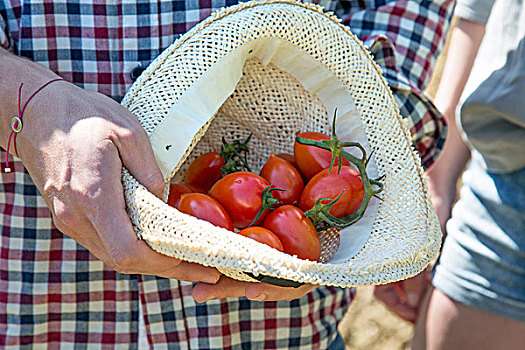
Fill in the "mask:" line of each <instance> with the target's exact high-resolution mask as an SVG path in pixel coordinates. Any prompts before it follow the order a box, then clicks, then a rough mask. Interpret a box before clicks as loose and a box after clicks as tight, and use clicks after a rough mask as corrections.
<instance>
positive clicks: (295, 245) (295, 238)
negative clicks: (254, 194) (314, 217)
mask: <svg viewBox="0 0 525 350" xmlns="http://www.w3.org/2000/svg"><path fill="white" fill-rule="evenodd" d="M263 226H264V227H265V228H267V229H269V230H270V231H272V232H273V233H275V235H276V236H277V237H279V239H280V240H281V242H282V244H283V249H284V252H285V253H287V254H290V255H297V257H298V258H300V259H308V260H312V261H318V260H319V258H320V257H321V242H320V241H319V235H318V234H317V231H316V230H315V227H314V225H313V224H312V222H311V221H310V219H308V218H307V217H306V216H304V214H303V212H302V211H301V210H300V209H299V208H297V207H294V206H293V205H283V206H281V207H279V208H277V209H275V210H274V211H272V212H271V213H269V214H268V215H267V216H266V218H265V219H264V225H263Z"/></svg>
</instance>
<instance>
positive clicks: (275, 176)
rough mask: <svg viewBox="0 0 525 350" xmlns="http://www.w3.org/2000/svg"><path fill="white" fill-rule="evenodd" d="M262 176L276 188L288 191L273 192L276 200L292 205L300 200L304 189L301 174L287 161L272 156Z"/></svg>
mask: <svg viewBox="0 0 525 350" xmlns="http://www.w3.org/2000/svg"><path fill="white" fill-rule="evenodd" d="M260 175H261V176H262V177H264V178H265V179H266V180H267V181H268V182H269V183H270V184H272V186H273V187H275V188H280V189H283V190H286V191H273V193H272V194H273V196H274V198H276V199H278V200H280V201H281V202H282V203H283V204H292V203H294V202H296V201H297V200H299V196H300V195H301V192H302V190H303V187H304V182H303V179H302V177H301V174H300V173H299V171H297V169H295V168H294V167H293V165H292V164H290V163H288V162H287V161H286V160H284V159H282V158H280V157H277V156H276V155H275V154H273V153H272V154H270V158H269V159H268V161H267V162H266V164H264V166H263V168H262V169H261V173H260Z"/></svg>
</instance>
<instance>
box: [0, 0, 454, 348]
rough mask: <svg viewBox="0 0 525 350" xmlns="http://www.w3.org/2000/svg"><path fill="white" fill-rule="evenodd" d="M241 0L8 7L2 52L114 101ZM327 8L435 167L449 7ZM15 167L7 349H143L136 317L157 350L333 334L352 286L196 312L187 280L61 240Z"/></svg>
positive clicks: (7, 222) (1, 258)
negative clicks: (377, 73)
mask: <svg viewBox="0 0 525 350" xmlns="http://www.w3.org/2000/svg"><path fill="white" fill-rule="evenodd" d="M235 3H237V1H234V0H174V1H167V0H160V1H147V0H138V1H130V0H123V1H115V0H112V1H100V0H92V1H89V0H68V1H65V0H55V1H50V0H25V1H21V0H11V1H9V0H7V1H0V45H1V46H3V47H4V48H6V49H8V50H10V51H11V52H13V53H14V54H17V55H20V56H25V57H27V58H29V59H31V60H33V61H35V62H38V63H40V64H42V65H44V66H46V67H48V68H50V69H51V70H53V71H54V72H56V73H58V74H59V75H61V76H62V77H63V78H65V79H66V80H69V81H71V82H73V83H74V84H77V85H78V86H81V87H83V88H85V89H89V90H93V91H98V92H100V93H103V94H106V95H108V96H111V97H112V98H114V99H116V100H120V99H121V98H122V97H123V95H124V94H125V92H126V90H127V89H128V88H129V86H130V85H131V83H132V82H133V80H132V75H133V74H132V73H133V72H134V69H136V68H137V67H146V66H147V65H148V64H149V63H150V62H151V61H152V60H153V59H154V58H155V57H156V56H157V55H158V54H159V53H160V52H162V51H163V49H164V48H166V47H167V46H168V45H170V44H171V43H172V42H173V41H174V40H175V39H176V38H177V37H179V36H180V35H181V34H183V33H185V32H186V31H188V30H189V29H190V28H192V27H193V26H194V25H195V24H196V23H198V22H199V21H201V20H203V19H204V18H206V17H208V16H209V15H210V14H211V13H212V11H214V10H215V9H218V8H220V7H224V6H229V5H234V4H235ZM320 4H321V5H323V6H324V7H326V8H327V10H330V11H333V12H335V13H336V14H337V15H338V16H340V17H341V18H342V19H343V22H344V23H345V24H347V25H349V26H350V27H351V28H352V31H353V32H354V33H355V34H356V35H357V36H358V37H360V38H361V39H362V40H363V41H364V42H365V44H367V45H368V46H369V47H370V50H371V52H372V53H373V55H374V57H375V60H376V61H377V62H378V63H379V64H380V65H381V66H382V68H383V72H384V75H385V77H386V79H387V80H388V82H389V83H390V86H391V88H392V90H393V92H394V96H395V98H396V101H397V103H398V104H399V107H400V111H401V114H402V115H403V117H404V118H405V119H406V120H407V122H408V123H409V125H410V127H411V131H412V135H413V140H414V144H415V146H416V148H417V150H418V151H419V152H420V154H421V157H422V159H423V162H424V164H425V165H430V164H431V163H432V161H433V159H435V157H436V156H437V154H438V153H439V149H440V148H441V146H442V143H443V137H444V133H443V130H444V129H443V128H444V125H443V119H442V118H441V116H440V115H439V113H438V112H437V111H436V110H435V108H433V106H432V104H431V102H430V101H429V100H428V99H427V98H425V96H424V95H423V94H422V92H421V91H422V90H423V89H424V87H425V85H426V84H427V82H428V79H429V76H430V72H431V69H432V66H433V64H434V60H435V57H436V55H437V53H438V52H439V50H440V49H441V47H442V45H443V40H444V36H445V32H446V30H447V29H448V24H449V20H450V15H451V12H452V8H453V1H452V0H436V1H408V0H398V1H388V0H376V1H374V0H354V1H348V0H340V1H336V0H322V1H320ZM0 79H1V77H0ZM5 156H6V154H5V152H4V151H3V150H2V151H1V152H0V157H1V159H5ZM11 162H12V164H13V165H12V168H13V170H14V171H13V172H11V173H2V174H1V175H0V187H1V188H0V215H1V216H0V220H1V223H2V226H1V241H0V348H12V349H22V348H35V347H37V348H38V347H42V348H59V347H60V348H88V349H105V348H107V349H115V348H123V349H136V348H137V347H138V329H139V323H138V319H139V308H140V309H141V310H142V314H143V315H144V321H145V324H146V330H147V338H148V341H149V343H150V344H151V345H152V346H153V347H154V348H155V349H263V348H267V349H277V348H293V349H295V348H297V349H299V348H304V349H318V348H325V347H326V346H327V345H328V344H329V343H330V342H331V341H332V340H333V339H334V337H335V334H336V333H335V331H336V328H337V323H338V321H339V320H340V319H341V318H342V316H343V314H344V313H345V312H346V310H347V308H348V305H349V304H350V302H351V300H352V296H353V295H352V293H353V291H352V290H350V289H340V288H331V287H320V288H317V289H316V290H314V291H313V292H311V293H309V294H308V295H306V296H305V297H303V298H301V299H299V300H295V301H292V302H267V303H260V302H251V301H249V300H247V299H245V298H240V299H239V298H231V299H225V300H220V301H210V302H206V303H203V304H197V303H196V302H195V301H194V300H193V298H192V296H191V289H192V284H191V283H188V282H181V281H176V280H169V279H164V278H158V277H154V276H139V275H124V274H119V273H117V272H115V271H113V270H111V269H110V268H108V267H106V266H105V265H104V264H103V263H102V262H100V261H98V260H97V259H96V258H94V256H93V255H91V253H89V252H88V251H87V250H85V249H84V248H83V247H81V246H80V245H78V244H77V243H76V242H75V241H73V240H72V239H70V238H69V237H67V236H64V235H62V234H61V233H60V232H59V231H58V230H57V229H56V228H55V227H54V226H53V223H52V218H51V214H50V212H49V210H48V209H47V207H46V204H45V202H44V200H43V199H42V197H41V196H40V194H39V192H38V190H37V189H36V187H35V186H34V184H33V182H32V180H31V178H30V176H29V174H28V173H27V171H26V170H25V169H24V166H23V165H22V163H21V162H20V161H18V159H16V158H14V159H13V157H11V158H10V164H11Z"/></svg>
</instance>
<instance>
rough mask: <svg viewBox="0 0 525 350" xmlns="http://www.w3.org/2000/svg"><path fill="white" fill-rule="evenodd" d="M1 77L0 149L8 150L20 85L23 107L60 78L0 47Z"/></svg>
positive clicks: (16, 110) (16, 111) (16, 112)
mask: <svg viewBox="0 0 525 350" xmlns="http://www.w3.org/2000/svg"><path fill="white" fill-rule="evenodd" d="M0 77H1V79H0V106H2V107H1V108H0V147H2V148H3V149H7V142H8V139H9V134H10V133H11V119H12V118H13V117H14V116H16V115H18V89H19V86H20V83H23V84H24V86H23V89H22V101H21V103H22V105H23V103H24V102H25V101H26V100H27V98H29V96H30V94H32V93H33V92H35V91H36V90H37V89H38V88H39V87H40V86H42V85H44V84H45V83H46V82H48V81H50V80H52V79H56V78H58V76H57V75H56V74H55V73H53V72H52V71H50V70H49V69H47V68H45V67H43V66H42V65H39V64H37V63H34V62H31V61H29V60H27V59H24V58H20V57H17V56H15V55H13V54H11V53H9V52H7V51H6V50H5V49H3V48H1V47H0ZM11 153H12V151H11Z"/></svg>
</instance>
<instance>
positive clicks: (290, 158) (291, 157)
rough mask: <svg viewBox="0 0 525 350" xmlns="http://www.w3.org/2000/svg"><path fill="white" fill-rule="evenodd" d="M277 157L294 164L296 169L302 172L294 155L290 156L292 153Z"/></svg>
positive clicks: (280, 154)
mask: <svg viewBox="0 0 525 350" xmlns="http://www.w3.org/2000/svg"><path fill="white" fill-rule="evenodd" d="M277 157H279V158H282V159H284V160H286V161H287V162H288V163H290V164H292V165H293V167H294V168H295V169H297V170H298V171H301V170H300V169H299V165H298V164H297V162H296V161H295V158H294V156H293V155H292V154H290V153H279V154H278V155H277Z"/></svg>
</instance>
